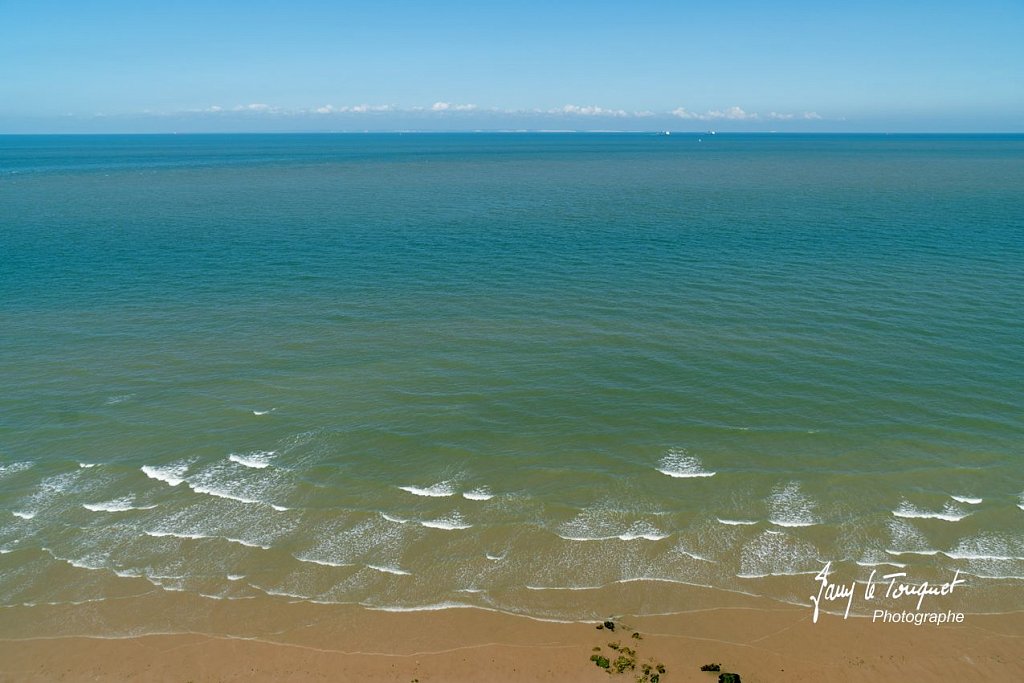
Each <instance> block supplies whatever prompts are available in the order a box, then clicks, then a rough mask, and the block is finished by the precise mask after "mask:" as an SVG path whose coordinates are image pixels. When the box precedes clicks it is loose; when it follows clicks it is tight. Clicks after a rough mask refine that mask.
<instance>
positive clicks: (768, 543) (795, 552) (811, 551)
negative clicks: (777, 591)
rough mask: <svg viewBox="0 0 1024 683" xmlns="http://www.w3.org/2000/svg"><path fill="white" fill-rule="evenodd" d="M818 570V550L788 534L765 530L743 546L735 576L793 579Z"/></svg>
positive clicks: (819, 567) (819, 565)
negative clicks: (786, 577) (791, 577)
mask: <svg viewBox="0 0 1024 683" xmlns="http://www.w3.org/2000/svg"><path fill="white" fill-rule="evenodd" d="M820 569H821V564H820V559H819V556H818V549H817V548H816V547H815V546H814V545H813V544H811V543H808V542H807V541H804V540H802V539H800V538H799V537H797V536H795V535H794V534H791V533H782V532H777V533H774V534H773V533H770V530H768V529H766V530H764V531H762V532H761V533H760V534H758V535H757V536H755V537H754V538H751V539H750V540H749V541H747V542H746V543H745V544H744V545H743V548H742V549H741V550H740V566H739V571H738V572H737V575H738V576H740V577H741V578H761V577H765V576H791V575H792V576H796V575H800V574H804V573H807V572H809V571H810V572H811V573H814V572H817V571H818V570H820ZM811 570H814V571H811Z"/></svg>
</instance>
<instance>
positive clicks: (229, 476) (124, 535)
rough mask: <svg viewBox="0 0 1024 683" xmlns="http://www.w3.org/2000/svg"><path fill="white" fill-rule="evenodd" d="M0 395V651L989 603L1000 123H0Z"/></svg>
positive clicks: (1016, 446)
mask: <svg viewBox="0 0 1024 683" xmlns="http://www.w3.org/2000/svg"><path fill="white" fill-rule="evenodd" d="M0 389H2V390H0V621H7V624H6V626H5V627H4V629H3V630H4V632H5V633H6V632H9V631H18V630H19V629H25V628H28V625H29V624H30V623H31V621H32V619H33V615H34V614H36V612H35V611H34V610H44V609H50V608H52V607H54V606H58V607H59V606H61V605H81V604H86V603H95V604H100V605H102V604H107V603H109V604H113V601H118V603H117V604H120V605H125V606H130V605H131V604H132V602H131V601H132V600H142V599H143V598H142V596H152V595H154V594H157V595H162V594H164V593H175V594H184V595H187V596H191V597H193V598H195V599H196V600H200V601H213V602H216V601H231V600H250V601H254V602H253V603H252V604H253V605H258V606H261V607H260V608H261V609H266V610H272V609H273V606H274V605H275V604H276V603H277V602H278V601H283V602H288V603H303V602H309V603H311V604H318V605H324V604H326V605H333V604H345V605H361V606H363V607H365V608H367V609H373V610H397V611H401V610H432V609H445V608H455V607H479V608H482V609H491V610H496V611H501V612H509V613H514V614H522V615H527V616H531V617H535V618H539V619H555V620H567V621H582V620H588V619H595V618H596V619H600V618H602V617H603V616H605V615H607V614H612V613H616V614H618V613H626V614H659V613H666V612H672V611H676V610H681V609H684V608H686V607H687V606H692V604H693V602H692V597H688V598H686V599H684V598H683V597H679V596H677V595H676V594H675V593H673V587H674V586H684V587H688V589H690V590H689V592H687V593H686V595H687V596H692V595H693V594H694V591H696V592H697V593H699V594H701V595H705V596H707V604H709V605H714V604H716V603H717V602H721V601H722V600H724V599H725V597H724V596H731V595H744V594H748V595H753V596H763V597H765V598H768V599H770V600H773V601H778V602H779V603H780V604H801V605H809V604H811V601H810V597H811V596H813V595H815V594H817V593H818V588H819V586H820V585H821V579H820V576H821V574H820V572H822V570H823V568H825V567H826V566H827V567H828V568H829V571H830V572H832V580H833V581H834V582H840V581H845V582H849V581H853V580H859V581H863V582H867V581H869V580H871V577H872V576H874V577H875V578H876V579H879V580H880V581H881V579H880V578H879V577H881V576H883V575H885V576H889V575H893V574H895V575H899V580H900V581H904V582H907V583H909V584H915V585H918V586H920V585H921V584H922V583H923V582H924V581H928V582H929V584H930V585H933V586H937V585H939V584H941V583H943V582H951V581H956V582H957V583H956V584H954V588H955V589H956V590H955V591H951V594H949V595H940V596H936V597H929V598H928V602H926V603H925V606H924V607H922V608H921V609H926V610H927V609H929V608H934V609H942V610H945V609H947V608H950V609H957V610H960V611H964V612H968V613H985V612H1007V611H1014V610H1021V609H1024V136H1021V135H823V134H822V135H791V134H758V135H754V134H726V133H719V134H717V135H713V134H710V133H674V134H672V135H664V134H641V133H631V134H625V133H620V134H615V133H603V134H601V133H546V134H542V133H504V134H499V133H459V134H451V133H420V134H399V133H394V134H280V135H255V134H253V135H249V134H237V135H124V136H115V135H111V136H0ZM887 580H888V579H886V581H887ZM893 580H894V581H895V579H893ZM880 585H884V583H883V584H880ZM916 602H917V599H916V597H915V598H914V600H913V601H911V602H910V603H906V605H907V606H908V608H909V609H911V610H913V609H915V607H914V603H916ZM858 606H859V607H862V608H863V607H866V603H865V602H864V601H863V600H860V599H858ZM842 608H843V605H842V604H840V605H839V611H842ZM15 609H17V610H18V611H17V614H18V618H17V620H14V619H13V617H11V618H9V619H5V618H4V616H3V615H4V613H5V610H6V611H7V614H8V615H9V616H10V615H12V614H14V612H12V610H15ZM128 609H130V607H128ZM856 609H857V607H855V610H856ZM40 614H41V612H40ZM15 621H17V623H14V622H15ZM47 623H48V624H50V626H48V627H47V628H51V629H52V628H56V627H55V626H53V624H55V623H57V622H56V621H53V620H50V621H48V622H47ZM104 623H105V622H104ZM90 628H93V629H99V630H100V631H102V630H103V628H104V626H103V623H101V622H92V625H91V626H90ZM111 628H112V627H111ZM134 628H136V629H141V630H142V631H144V630H145V623H143V624H142V625H136V626H135V627H134ZM154 628H155V627H154ZM44 630H45V629H44Z"/></svg>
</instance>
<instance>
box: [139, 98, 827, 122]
mask: <svg viewBox="0 0 1024 683" xmlns="http://www.w3.org/2000/svg"><path fill="white" fill-rule="evenodd" d="M456 112H461V113H475V114H477V115H480V116H489V115H497V116H509V117H522V116H540V117H553V118H566V117H570V118H571V117H588V118H589V117H593V118H614V119H653V118H658V117H674V118H677V119H682V120H684V121H734V122H742V121H820V120H823V117H822V116H821V115H820V114H818V113H817V112H814V111H805V112H800V113H788V112H777V111H772V112H770V113H767V114H764V115H761V114H758V113H757V112H748V111H746V110H745V109H743V108H742V107H739V106H732V107H727V108H724V109H709V110H707V111H704V112H699V111H691V110H689V109H687V108H685V107H677V108H676V109H673V110H671V111H650V110H646V109H640V110H635V111H627V110H625V109H612V108H607V107H601V106H597V105H585V106H581V105H576V104H566V105H563V106H561V107H554V108H551V109H541V108H533V109H503V108H499V107H488V108H482V107H480V106H478V105H476V104H469V103H465V104H457V103H453V102H446V101H443V100H438V101H436V102H434V103H433V104H431V105H427V106H422V105H416V106H405V107H399V106H396V105H392V104H366V103H364V104H352V105H344V106H337V105H333V104H324V105H320V106H315V107H312V108H308V109H286V108H281V107H277V106H273V105H270V104H265V103H262V102H253V103H250V104H239V105H235V106H221V105H217V104H215V105H211V106H209V107H206V108H203V109H188V110H184V111H181V110H179V111H178V112H176V113H177V114H193V115H217V116H227V115H230V114H236V115H251V116H257V115H273V116H330V115H335V116H337V115H372V114H380V113H394V114H412V115H442V116H446V115H449V114H453V113H456ZM144 113H146V114H149V115H152V116H168V115H174V113H175V112H152V111H146V112H144ZM840 120H841V119H840Z"/></svg>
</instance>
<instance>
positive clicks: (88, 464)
mask: <svg viewBox="0 0 1024 683" xmlns="http://www.w3.org/2000/svg"><path fill="white" fill-rule="evenodd" d="M78 466H79V467H81V468H82V469H83V470H87V469H89V468H90V467H96V463H94V462H80V463H78Z"/></svg>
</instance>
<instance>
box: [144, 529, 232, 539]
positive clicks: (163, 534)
mask: <svg viewBox="0 0 1024 683" xmlns="http://www.w3.org/2000/svg"><path fill="white" fill-rule="evenodd" d="M144 533H145V534H146V535H147V536H151V537H153V538H180V539H183V540H188V541H196V540H199V539H201V538H216V536H212V535H210V534H197V533H191V534H182V533H178V532H177V531H146V532H144Z"/></svg>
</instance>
